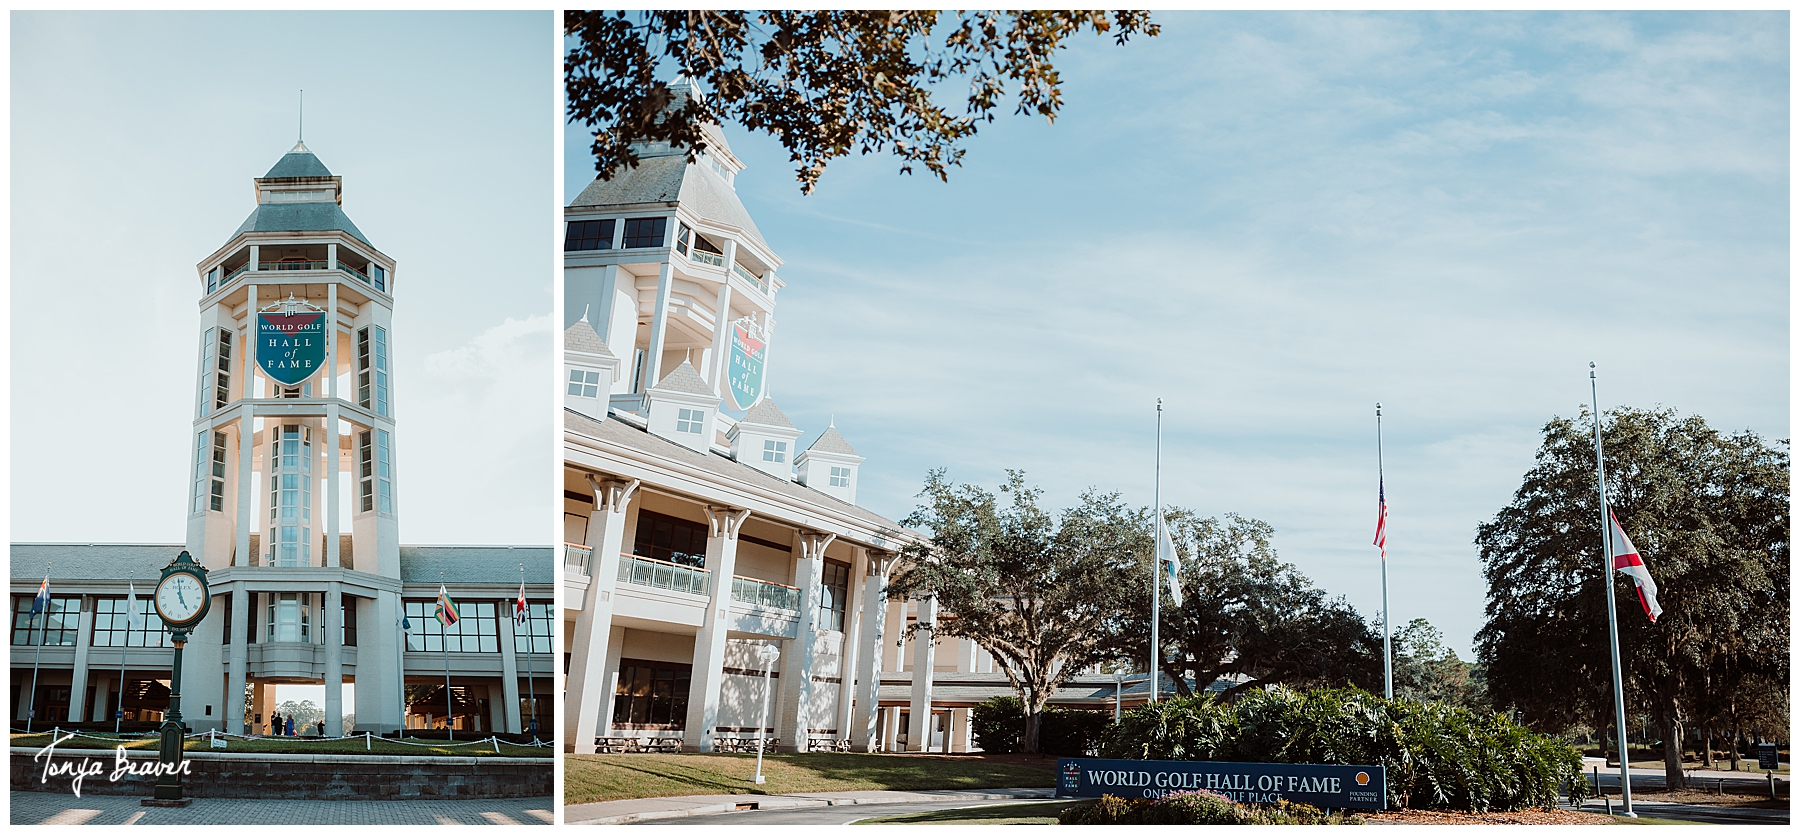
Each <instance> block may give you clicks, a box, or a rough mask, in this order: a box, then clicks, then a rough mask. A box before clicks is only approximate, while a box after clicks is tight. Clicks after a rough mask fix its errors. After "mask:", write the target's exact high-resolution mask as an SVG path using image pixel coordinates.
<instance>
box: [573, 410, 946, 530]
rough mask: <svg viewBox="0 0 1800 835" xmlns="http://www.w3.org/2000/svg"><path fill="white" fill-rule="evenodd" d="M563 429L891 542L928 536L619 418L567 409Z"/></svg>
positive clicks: (809, 488)
mask: <svg viewBox="0 0 1800 835" xmlns="http://www.w3.org/2000/svg"><path fill="white" fill-rule="evenodd" d="M563 428H564V429H565V430H566V431H569V432H575V433H578V434H581V435H586V436H588V437H590V438H595V439H598V440H601V441H605V442H609V443H615V444H618V445H620V446H624V447H629V448H631V449H638V450H643V451H645V452H649V453H654V454H656V455H661V456H663V457H665V458H673V459H676V460H678V461H683V462H687V463H689V464H694V465H697V466H699V467H701V468H702V469H705V470H706V471H708V472H710V473H712V474H713V475H716V476H718V477H719V478H720V479H722V480H724V481H726V482H728V483H736V484H742V485H746V486H754V487H758V488H761V489H773V490H775V491H776V492H779V493H783V494H786V495H788V496H791V497H793V498H796V499H800V500H804V501H808V502H813V503H818V504H825V505H829V506H832V507H836V508H838V509H840V510H842V511H843V512H844V513H845V514H846V515H849V516H853V517H856V518H857V519H860V520H862V521H863V522H865V523H867V524H869V525H871V526H873V527H876V528H879V529H881V530H883V531H886V532H887V536H888V537H889V538H890V539H899V538H901V537H907V538H919V539H923V538H924V537H925V535H924V534H922V533H919V532H917V531H910V530H907V529H906V528H903V527H901V526H900V523H898V522H895V521H893V520H892V519H888V518H887V517H885V516H882V515H880V514H877V513H874V512H873V511H869V510H866V509H864V508H861V507H858V506H856V505H853V504H851V503H849V502H846V501H843V500H842V499H839V498H837V497H835V496H830V495H827V494H825V493H823V492H820V491H818V490H814V489H813V488H811V487H807V486H805V485H803V484H797V483H795V482H792V481H789V480H787V479H783V478H777V477H775V476H772V475H769V474H768V473H765V472H763V471H762V470H759V469H757V468H755V467H752V466H750V465H748V464H740V463H738V462H736V461H733V460H731V459H730V458H726V457H724V456H722V455H714V454H710V453H706V454H703V453H699V452H695V451H693V450H691V449H688V448H687V447H684V446H682V445H681V444H678V443H675V442H674V441H671V440H668V439H666V438H659V437H657V436H655V435H652V434H650V433H649V432H646V431H644V430H642V429H639V428H637V427H635V426H629V425H627V424H626V423H625V422H624V421H621V420H619V419H617V418H613V417H608V418H607V419H606V420H604V421H598V420H594V419H593V418H591V417H588V416H587V415H584V414H582V413H580V412H577V411H574V410H573V409H565V410H564V414H563ZM891 547H896V548H897V547H898V543H894V544H893V545H892V546H891Z"/></svg>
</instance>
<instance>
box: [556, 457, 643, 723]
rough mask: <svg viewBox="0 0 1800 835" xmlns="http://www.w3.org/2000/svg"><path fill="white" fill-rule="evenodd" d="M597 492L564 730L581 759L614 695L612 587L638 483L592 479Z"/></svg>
mask: <svg viewBox="0 0 1800 835" xmlns="http://www.w3.org/2000/svg"><path fill="white" fill-rule="evenodd" d="M588 483H589V485H590V486H591V487H592V488H593V491H594V512H593V515H592V516H591V517H590V518H589V520H588V541H587V544H588V547H590V548H592V549H594V553H593V556H592V557H590V558H589V560H588V564H589V565H590V566H591V567H592V570H593V572H594V573H593V575H592V576H590V577H588V587H587V599H586V600H585V601H584V603H583V605H582V608H581V613H580V614H578V615H576V616H575V635H574V637H573V638H572V639H571V640H570V641H569V677H568V685H567V689H568V695H567V698H566V702H565V704H566V705H567V710H566V711H565V713H564V714H563V728H564V730H565V731H566V732H567V734H568V737H567V739H565V740H564V741H563V744H564V745H565V746H568V745H571V744H572V745H573V746H574V747H573V748H570V749H568V750H572V751H574V752H575V753H577V754H592V753H594V737H595V736H597V735H598V734H597V733H596V729H597V728H598V726H599V722H600V704H601V702H602V700H604V699H606V698H607V697H609V696H611V695H612V694H611V691H610V689H609V688H607V687H606V680H605V664H604V661H605V658H606V652H607V645H608V643H609V641H608V638H609V637H611V634H612V611H613V595H612V592H613V584H614V582H616V579H617V577H618V575H619V550H620V548H622V547H623V546H624V543H625V511H626V509H627V508H628V507H629V506H630V504H631V499H632V497H633V496H635V495H636V494H637V489H638V482H636V481H632V482H622V481H613V480H608V481H605V482H601V481H599V480H597V479H594V478H593V477H591V476H590V477H589V478H588Z"/></svg>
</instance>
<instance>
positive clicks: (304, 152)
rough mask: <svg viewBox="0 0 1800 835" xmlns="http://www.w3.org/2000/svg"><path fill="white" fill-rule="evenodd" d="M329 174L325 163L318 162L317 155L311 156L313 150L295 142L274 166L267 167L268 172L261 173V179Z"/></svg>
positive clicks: (325, 175) (304, 144) (302, 143)
mask: <svg viewBox="0 0 1800 835" xmlns="http://www.w3.org/2000/svg"><path fill="white" fill-rule="evenodd" d="M330 176H333V175H332V173H331V169H329V168H326V167H325V163H322V162H320V161H319V158H318V157H315V156H313V152H312V151H310V150H308V149H307V147H306V143H304V142H296V143H294V149H293V150H291V151H288V152H287V155H286V156H283V157H282V158H281V160H280V161H278V162H276V163H275V167H274V168H271V169H269V173H267V174H264V175H263V179H265V180H270V179H283V180H285V179H290V178H294V177H330Z"/></svg>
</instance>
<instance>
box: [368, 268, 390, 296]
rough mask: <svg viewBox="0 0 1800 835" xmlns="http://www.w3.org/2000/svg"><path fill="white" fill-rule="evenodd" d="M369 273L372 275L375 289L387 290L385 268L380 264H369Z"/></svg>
mask: <svg viewBox="0 0 1800 835" xmlns="http://www.w3.org/2000/svg"><path fill="white" fill-rule="evenodd" d="M369 275H371V276H373V277H374V279H375V289H377V290H380V291H381V292H383V293H386V292H387V269H386V268H384V267H382V266H381V265H380V264H370V265H369Z"/></svg>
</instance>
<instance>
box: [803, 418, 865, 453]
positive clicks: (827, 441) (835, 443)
mask: <svg viewBox="0 0 1800 835" xmlns="http://www.w3.org/2000/svg"><path fill="white" fill-rule="evenodd" d="M815 449H816V450H818V451H820V452H835V453H837V454H839V455H856V448H855V447H853V446H851V445H850V442H849V441H846V440H844V436H843V435H840V434H838V431H837V426H836V424H833V425H832V426H830V427H827V428H826V430H825V434H823V435H820V436H819V439H818V440H816V441H813V442H812V446H809V447H807V448H806V451H807V452H811V451H813V450H815Z"/></svg>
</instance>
